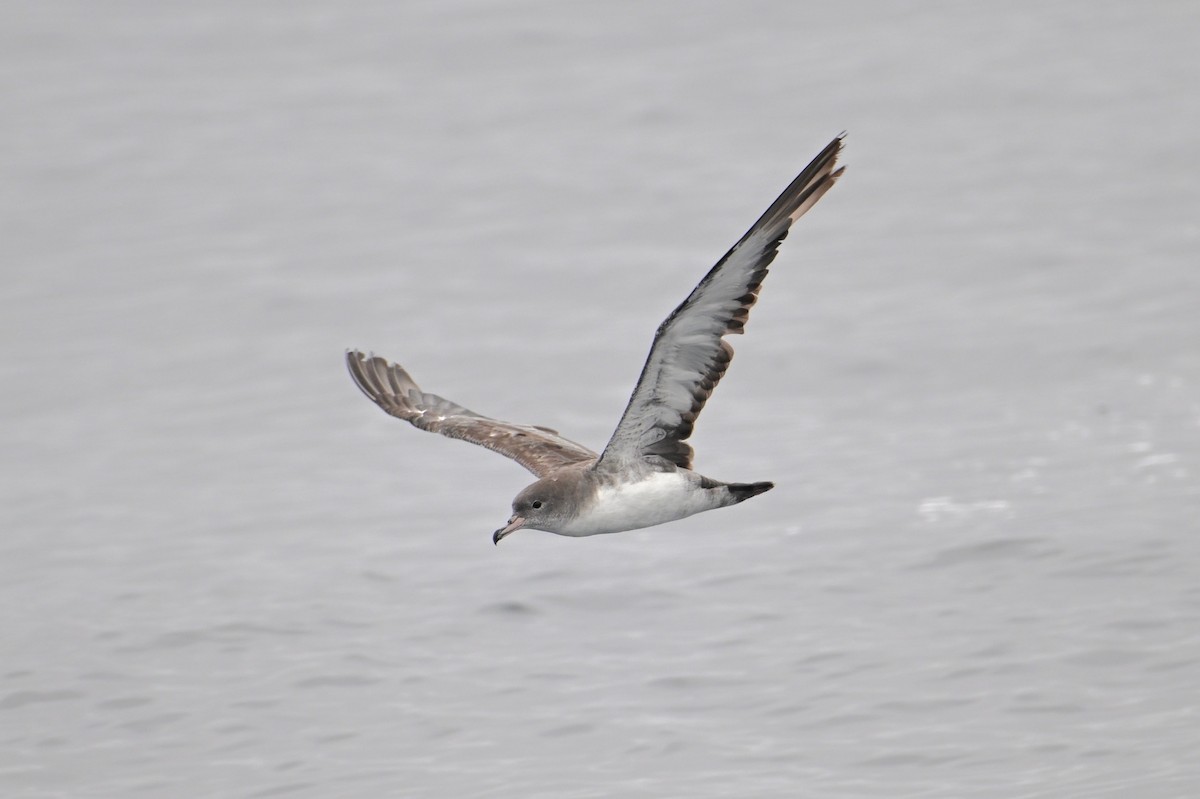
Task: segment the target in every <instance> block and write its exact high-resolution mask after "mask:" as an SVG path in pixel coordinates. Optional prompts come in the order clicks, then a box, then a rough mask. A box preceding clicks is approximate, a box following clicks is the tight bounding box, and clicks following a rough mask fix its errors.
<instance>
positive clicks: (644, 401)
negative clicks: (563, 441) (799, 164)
mask: <svg viewBox="0 0 1200 799" xmlns="http://www.w3.org/2000/svg"><path fill="white" fill-rule="evenodd" d="M841 149H842V137H841V136H839V137H837V138H836V139H834V140H833V141H832V142H830V143H829V145H828V146H827V147H826V148H825V149H824V150H822V151H821V154H820V155H818V156H817V157H816V158H815V159H813V161H812V163H811V164H809V165H808V166H807V167H805V169H804V171H803V172H801V173H800V174H799V176H797V177H796V179H795V180H793V181H792V183H791V185H789V186H788V187H787V188H786V189H784V192H783V194H781V195H779V199H777V200H775V202H774V203H772V204H771V207H770V208H768V209H767V210H766V212H765V213H763V215H762V216H761V217H760V218H759V220H758V221H757V222H755V223H754V226H753V227H751V228H750V230H748V231H747V232H746V235H744V236H742V238H741V239H740V240H739V241H738V243H737V244H735V245H733V248H732V249H730V250H729V252H727V253H726V254H725V257H724V258H722V259H721V260H720V261H718V262H717V265H716V266H714V267H713V268H712V269H711V270H710V271H709V273H708V274H707V275H705V276H704V279H703V280H701V281H700V284H699V285H698V286H696V288H695V289H694V290H693V291H692V293H691V294H690V295H689V296H688V298H687V299H686V300H684V301H683V303H682V304H681V305H680V306H679V307H678V308H676V309H675V310H674V311H673V312H672V313H671V315H670V316H668V317H667V319H666V321H665V322H663V323H662V325H660V326H659V328H658V332H657V334H656V335H655V337H654V344H653V345H652V346H651V348H650V355H649V357H648V358H647V359H646V365H645V366H644V367H643V368H642V374H641V377H639V378H638V382H637V386H636V387H635V388H634V390H633V396H631V397H630V398H629V405H628V406H627V407H626V408H625V414H624V415H623V416H622V417H621V421H620V422H619V423H618V424H617V429H616V430H615V431H614V432H613V435H612V438H611V439H610V440H609V442H608V446H607V447H605V449H604V453H603V454H602V455H601V456H600V460H599V462H598V463H597V464H596V467H595V468H596V469H602V468H620V465H621V464H623V463H628V462H630V461H634V460H637V459H643V458H661V459H663V460H665V461H668V462H670V463H673V464H675V465H676V466H681V467H683V468H685V469H690V468H691V463H692V448H691V447H690V446H689V445H688V444H687V443H685V442H686V440H687V438H688V437H689V436H690V435H691V434H692V427H693V425H694V424H695V421H696V417H697V416H699V415H700V411H701V410H703V408H704V403H705V402H707V401H708V398H709V396H710V395H711V394H712V392H713V389H714V388H716V386H717V382H718V381H720V379H721V377H722V375H724V374H725V370H726V369H727V368H728V367H729V362H730V360H731V359H732V358H733V347H731V346H730V345H729V343H728V342H726V341H725V340H724V338H723V336H725V335H727V334H729V333H742V332H744V330H743V328H744V326H745V324H746V320H747V318H748V317H749V315H750V308H751V307H752V306H753V305H754V303H755V301H756V300H757V299H758V289H759V286H760V285H761V284H762V281H763V278H765V277H766V275H767V267H768V266H769V265H770V264H771V261H773V260H774V259H775V253H776V252H777V251H778V249H779V244H780V242H782V241H783V240H784V238H785V237H786V236H787V233H788V228H790V227H791V225H792V223H793V222H795V221H796V220H797V219H799V218H800V217H801V216H803V215H804V213H805V212H806V211H808V209H809V208H811V207H812V206H813V205H814V204H815V203H816V202H817V200H819V199H820V198H821V195H823V194H824V193H825V192H826V191H828V190H829V187H830V186H832V185H833V184H834V181H836V180H837V179H838V177H840V176H841V174H842V170H841V169H838V170H837V171H834V166H835V165H836V163H837V158H838V154H839V153H840V152H841Z"/></svg>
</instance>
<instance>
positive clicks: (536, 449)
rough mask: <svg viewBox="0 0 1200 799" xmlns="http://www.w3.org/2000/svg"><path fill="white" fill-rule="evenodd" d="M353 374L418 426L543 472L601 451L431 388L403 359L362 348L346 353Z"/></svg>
mask: <svg viewBox="0 0 1200 799" xmlns="http://www.w3.org/2000/svg"><path fill="white" fill-rule="evenodd" d="M346 365H347V367H349V369H350V376H351V377H352V378H354V382H355V383H356V384H357V385H358V387H359V389H361V390H362V393H364V394H366V395H367V397H368V398H369V399H370V400H371V401H372V402H374V403H375V404H376V405H378V406H379V407H380V408H382V409H383V410H384V411H385V412H386V413H389V414H391V415H392V416H395V417H396V418H397V419H403V420H404V421H406V422H411V423H412V425H413V426H414V427H417V428H419V429H421V430H427V431H429V432H430V433H439V434H441V435H443V436H448V437H450V438H459V439H462V440H463V441H469V442H471V443H472V444H478V445H480V446H481V447H487V448H488V449H490V450H492V451H493V452H498V453H500V454H501V455H503V456H505V457H507V458H512V459H513V460H514V461H516V462H517V463H519V464H521V465H522V466H524V467H525V468H526V469H528V470H529V471H531V472H533V473H534V474H535V475H537V476H538V477H545V476H546V475H548V474H551V473H553V472H555V471H557V470H558V469H561V468H562V467H564V466H569V465H571V464H586V465H589V466H590V465H591V463H592V462H594V461H595V460H596V457H597V456H596V453H595V452H592V451H591V450H590V449H588V448H587V447H585V446H583V445H582V444H576V443H575V442H574V441H571V440H569V439H566V438H563V437H562V436H560V435H559V434H558V431H556V430H551V429H550V428H549V427H539V426H537V425H520V424H511V423H509V422H502V421H499V420H497V419H489V418H488V417H486V416H482V415H480V414H478V413H475V412H474V411H470V410H467V409H466V408H464V407H463V406H461V405H459V404H458V403H455V402H451V401H450V400H448V399H444V398H442V397H439V396H437V395H436V394H426V393H425V392H423V391H421V389H420V387H419V386H418V385H417V384H416V382H414V381H413V379H412V378H411V377H410V376H409V374H408V372H406V371H404V369H403V368H401V367H400V365H399V364H394V363H389V362H388V361H386V360H384V359H383V358H378V357H375V356H374V355H364V354H363V353H361V352H358V351H356V350H351V351H349V352H347V353H346Z"/></svg>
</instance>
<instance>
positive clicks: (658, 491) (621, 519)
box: [559, 472, 720, 536]
mask: <svg viewBox="0 0 1200 799" xmlns="http://www.w3.org/2000/svg"><path fill="white" fill-rule="evenodd" d="M719 504H720V503H719V502H718V500H717V498H716V497H714V496H713V492H710V491H706V490H705V489H703V488H700V487H699V486H698V485H695V484H694V483H693V482H692V481H691V480H689V479H688V476H687V473H686V472H651V473H650V474H648V475H647V476H646V477H645V478H644V479H642V480H640V481H638V482H636V483H619V484H617V485H614V486H601V487H600V488H599V489H598V491H597V494H596V499H595V501H594V502H593V503H591V504H590V505H589V506H588V507H587V508H585V509H584V510H583V512H582V513H580V514H579V516H577V517H576V518H575V519H574V520H573V521H572V522H571V523H570V524H569V525H567V526H566V527H564V528H563V529H562V530H560V531H559V532H560V534H562V535H571V536H585V535H598V534H601V533H619V532H621V531H622V530H636V529H637V528H639V527H651V526H653V525H656V524H663V523H664V522H670V521H674V520H676V519H682V518H684V517H686V516H691V515H692V514H693V513H700V512H701V511H705V510H711V509H712V508H715V507H717V506H718V505H719Z"/></svg>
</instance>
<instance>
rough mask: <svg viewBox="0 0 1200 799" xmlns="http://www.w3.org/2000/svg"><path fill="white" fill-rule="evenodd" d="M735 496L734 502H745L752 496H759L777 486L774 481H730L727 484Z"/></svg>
mask: <svg viewBox="0 0 1200 799" xmlns="http://www.w3.org/2000/svg"><path fill="white" fill-rule="evenodd" d="M725 487H726V488H728V489H729V493H730V494H731V495H732V496H733V500H734V502H745V501H746V500H748V499H750V497H757V496H758V495H759V494H762V493H764V492H766V491H770V490H771V489H772V488H774V487H775V484H774V483H730V484H729V485H727V486H725Z"/></svg>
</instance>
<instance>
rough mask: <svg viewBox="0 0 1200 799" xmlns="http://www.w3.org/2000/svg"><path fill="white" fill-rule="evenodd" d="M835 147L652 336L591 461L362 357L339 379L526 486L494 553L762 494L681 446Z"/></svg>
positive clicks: (817, 193) (573, 448)
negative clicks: (503, 464)
mask: <svg viewBox="0 0 1200 799" xmlns="http://www.w3.org/2000/svg"><path fill="white" fill-rule="evenodd" d="M843 136H844V134H843ZM843 136H838V137H837V138H836V139H834V140H833V141H832V142H830V143H829V145H828V146H827V147H826V148H825V149H824V150H822V151H821V154H820V155H818V156H817V157H816V158H814V159H813V161H812V163H811V164H809V165H808V166H807V167H805V168H804V171H803V172H801V173H800V174H799V176H797V177H796V179H795V180H793V181H792V182H791V185H789V186H788V187H787V188H786V189H784V191H783V194H781V195H779V199H777V200H775V202H773V203H772V204H771V207H770V208H768V209H767V210H766V212H765V213H763V215H762V216H761V217H760V218H759V220H758V221H757V222H755V223H754V226H753V227H751V228H750V230H749V231H747V232H746V235H744V236H742V238H741V239H739V240H738V242H737V244H735V245H733V247H732V248H731V249H730V250H729V252H727V253H726V254H725V257H724V258H722V259H721V260H720V261H718V262H717V265H716V266H714V267H713V268H712V269H711V270H709V273H708V274H707V275H705V276H704V279H703V280H701V281H700V284H699V285H697V286H696V288H695V289H694V290H693V291H692V293H691V294H690V295H688V298H687V299H686V300H684V301H683V303H682V304H681V305H680V306H679V307H678V308H676V309H675V310H674V311H673V312H672V313H671V315H670V316H668V317H667V319H666V321H664V322H663V323H662V324H661V325H659V328H658V332H657V333H656V334H655V336H654V343H653V345H651V347H650V355H649V357H647V358H646V364H645V366H643V367H642V374H641V377H639V378H638V381H637V386H636V387H635V388H634V389H633V395H632V396H631V397H630V398H629V404H628V406H626V408H625V413H624V415H623V416H622V417H621V421H620V422H618V423H617V429H616V430H615V431H613V434H612V438H611V439H609V442H608V446H606V447H605V448H604V452H602V453H601V454H599V455H597V454H596V453H595V452H592V451H591V450H590V449H588V448H587V447H585V446H582V445H581V444H576V443H575V442H574V441H571V440H569V439H566V438H563V437H562V436H560V435H559V434H558V432H557V431H555V430H551V429H550V428H548V427H539V426H537V425H521V424H511V423H509V422H502V421H499V420H497V419H489V418H488V417H486V416H481V415H479V414H477V413H475V412H474V411H469V410H467V409H466V408H464V407H462V406H461V405H458V404H457V403H454V402H451V401H450V400H447V399H443V398H442V397H439V396H437V395H436V394H427V393H425V392H423V391H422V390H421V389H420V388H419V387H418V386H417V384H416V383H415V382H414V381H413V379H412V378H411V377H409V375H408V373H407V372H406V371H404V369H402V368H401V367H400V366H399V365H397V364H394V363H389V362H388V361H386V360H384V359H383V358H378V357H375V356H374V355H364V354H363V353H361V352H358V351H356V350H351V351H349V352H347V353H346V363H347V365H348V366H349V367H350V375H351V377H353V378H354V382H355V383H357V384H358V387H359V388H360V389H362V392H363V393H364V394H366V395H367V396H368V397H369V398H370V399H371V401H372V402H374V403H375V404H376V405H378V406H379V407H380V408H382V409H383V410H384V411H386V412H387V413H389V414H391V415H392V416H395V417H397V418H399V419H404V420H405V421H408V422H411V423H412V424H413V425H414V426H416V427H418V428H420V429H422V430H428V431H429V432H431V433H441V434H442V435H444V436H449V437H450V438H461V439H463V440H465V441H470V442H471V443H472V444H479V445H480V446H484V447H487V448H488V449H490V450H493V451H494V452H499V453H500V454H501V455H504V456H506V457H508V458H512V459H513V460H515V461H516V462H517V463H519V464H521V465H522V466H524V467H525V468H526V469H528V470H529V471H531V472H533V473H534V474H535V475H537V477H538V480H537V482H535V483H533V484H532V485H530V486H529V487H527V488H525V489H524V490H522V491H521V493H519V494H517V497H516V499H514V500H513V503H512V511H513V512H512V516H511V518H509V520H508V523H507V524H505V525H504V526H503V527H501V528H500V529H499V530H497V531H496V532H495V533H493V535H492V541H493V542H494V543H497V544H498V543H500V539H502V538H504V537H505V536H507V535H509V534H510V533H513V532H515V531H517V530H520V529H522V528H529V529H533V530H545V531H547V532H551V533H557V534H558V535H566V536H585V535H598V534H600V533H618V532H621V531H623V530H634V529H637V528H639V527H650V526H653V525H656V524H663V523H664V522H669V521H674V520H675V519H682V518H684V517H685V516H691V515H692V514H694V513H700V512H701V511H706V510H712V509H714V508H723V507H725V506H727V505H736V504H737V503H739V502H742V501H744V500H747V499H749V498H750V497H753V496H757V495H759V494H761V493H763V492H764V491H768V490H770V489H771V488H774V483H769V482H760V483H724V482H721V481H720V480H713V479H712V478H710V477H705V476H704V475H702V474H700V473H698V472H694V471H692V448H691V447H690V446H689V445H688V444H687V443H686V442H687V439H688V437H689V436H690V435H691V434H692V427H693V425H694V424H695V422H696V417H697V416H699V415H700V411H701V410H702V409H703V408H704V403H705V402H707V401H708V398H709V396H710V395H711V394H712V392H713V389H714V388H716V386H717V382H718V381H719V380H720V379H721V377H722V375H724V374H725V370H726V369H727V368H728V367H729V362H730V360H731V359H732V358H733V348H732V347H731V346H730V345H729V343H728V342H726V341H725V339H724V336H725V335H727V334H730V333H741V332H743V330H744V327H745V324H746V320H747V318H748V317H749V315H750V308H751V307H752V306H753V305H754V303H755V301H756V300H757V299H758V290H759V287H760V286H761V285H762V281H763V278H765V277H766V275H767V267H768V266H769V265H770V263H771V261H773V260H774V259H775V253H776V252H777V250H778V249H779V245H780V243H781V242H782V241H783V240H784V238H786V237H787V234H788V229H789V228H790V227H791V225H792V223H793V222H795V221H796V220H797V219H799V218H800V217H801V216H803V215H804V213H805V212H806V211H808V209H809V208H812V206H813V205H814V204H815V203H816V202H817V200H819V199H820V198H821V196H822V195H823V194H824V193H825V192H826V191H828V190H829V187H830V186H832V185H833V184H834V182H835V181H836V180H837V179H838V178H839V177H840V176H841V174H842V171H843V169H840V168H839V169H836V170H835V169H834V167H835V165H836V164H837V159H838V155H839V153H840V152H841V149H842V139H843Z"/></svg>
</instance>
